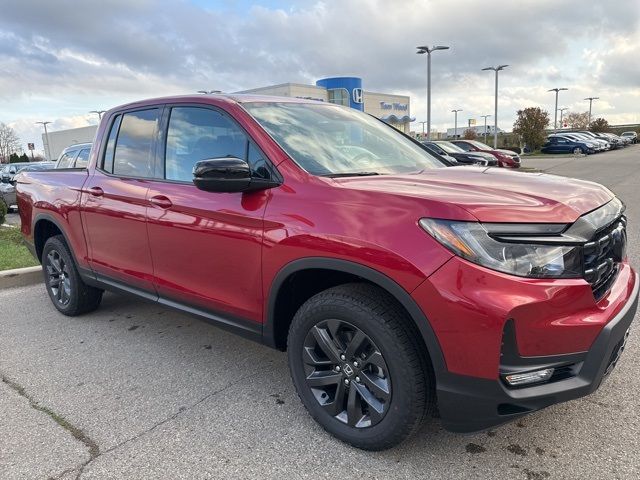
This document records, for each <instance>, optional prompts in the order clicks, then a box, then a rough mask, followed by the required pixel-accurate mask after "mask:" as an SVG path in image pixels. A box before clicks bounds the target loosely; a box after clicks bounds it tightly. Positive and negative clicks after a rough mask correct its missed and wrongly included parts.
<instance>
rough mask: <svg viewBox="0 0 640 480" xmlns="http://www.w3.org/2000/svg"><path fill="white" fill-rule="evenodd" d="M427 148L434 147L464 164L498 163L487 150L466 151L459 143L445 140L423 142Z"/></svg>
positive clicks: (487, 164) (484, 164)
mask: <svg viewBox="0 0 640 480" xmlns="http://www.w3.org/2000/svg"><path fill="white" fill-rule="evenodd" d="M423 143H424V144H425V146H426V147H427V148H431V149H433V150H434V151H435V152H437V153H440V152H442V153H441V155H442V154H444V155H447V156H449V157H451V158H454V159H455V160H456V161H457V162H458V163H460V164H463V165H481V166H487V167H495V166H497V165H498V160H497V159H496V157H494V156H493V155H491V154H490V153H485V152H466V151H464V150H463V149H461V148H460V147H458V146H457V145H454V144H453V143H451V142H445V141H440V140H438V141H433V142H423Z"/></svg>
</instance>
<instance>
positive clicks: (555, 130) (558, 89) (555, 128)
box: [547, 87, 569, 133]
mask: <svg viewBox="0 0 640 480" xmlns="http://www.w3.org/2000/svg"><path fill="white" fill-rule="evenodd" d="M561 90H569V89H568V88H564V87H563V88H552V89H550V90H547V91H548V92H556V108H555V109H554V115H553V132H554V133H556V132H557V131H558V92H559V91H561Z"/></svg>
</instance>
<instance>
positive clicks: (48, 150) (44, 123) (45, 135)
mask: <svg viewBox="0 0 640 480" xmlns="http://www.w3.org/2000/svg"><path fill="white" fill-rule="evenodd" d="M50 123H51V122H36V125H37V124H40V125H42V126H43V127H44V138H45V140H46V141H47V148H46V154H47V160H51V144H50V143H49V132H47V125H48V124H50Z"/></svg>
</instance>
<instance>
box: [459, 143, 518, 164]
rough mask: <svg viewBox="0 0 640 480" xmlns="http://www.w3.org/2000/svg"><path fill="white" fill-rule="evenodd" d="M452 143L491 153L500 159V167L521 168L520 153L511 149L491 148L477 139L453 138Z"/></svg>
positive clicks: (468, 149) (463, 147)
mask: <svg viewBox="0 0 640 480" xmlns="http://www.w3.org/2000/svg"><path fill="white" fill-rule="evenodd" d="M451 143H453V144H454V145H457V146H458V147H460V148H462V149H463V150H464V151H466V152H485V153H490V154H491V155H493V156H494V157H496V158H497V159H498V166H499V167H507V168H520V155H518V154H517V153H515V152H512V151H511V150H503V149H501V148H491V147H490V146H488V145H485V144H484V143H482V142H478V141H477V140H453V141H452V142H451Z"/></svg>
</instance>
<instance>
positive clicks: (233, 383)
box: [74, 368, 267, 480]
mask: <svg viewBox="0 0 640 480" xmlns="http://www.w3.org/2000/svg"><path fill="white" fill-rule="evenodd" d="M266 370H267V369H266V368H265V369H261V370H258V371H256V372H254V373H252V374H251V375H247V376H244V377H241V378H239V379H238V380H236V381H235V382H231V383H229V384H227V385H225V386H224V387H221V388H219V389H217V390H214V391H213V392H209V393H207V394H206V395H205V396H204V397H202V398H200V399H199V400H197V401H195V402H194V403H192V404H191V405H189V406H188V407H180V408H179V409H178V411H176V412H175V413H174V414H173V415H170V416H169V417H167V418H165V419H163V420H160V421H159V422H156V423H154V424H153V425H152V426H151V427H149V428H147V429H146V430H143V431H141V432H140V433H138V434H136V435H134V436H133V437H129V438H127V439H126V440H123V441H122V442H120V443H118V444H116V445H114V446H112V447H109V448H107V449H106V450H104V451H102V452H99V453H98V454H97V455H96V456H95V457H92V458H90V459H89V461H88V462H86V463H84V464H83V465H81V466H80V469H79V470H78V474H77V476H76V480H79V479H80V477H81V476H82V473H83V472H84V469H85V467H86V466H87V465H89V463H91V462H93V461H94V460H95V459H96V458H98V457H101V456H103V455H105V454H107V453H111V452H113V451H115V450H117V449H119V448H120V447H123V446H124V445H126V444H128V443H131V442H134V441H136V440H138V439H140V438H142V437H144V436H145V435H147V434H149V433H151V432H152V431H154V430H155V429H156V428H158V427H160V426H162V425H164V424H165V423H168V422H171V421H172V420H175V419H176V418H177V417H179V416H180V415H182V414H183V413H185V412H187V411H189V410H191V409H193V408H195V407H197V406H198V405H200V404H201V403H203V402H206V401H207V400H209V399H210V398H212V397H215V396H216V395H218V394H220V393H222V392H224V391H226V390H228V389H230V388H231V387H234V386H236V385H238V384H239V383H241V382H244V381H245V380H248V379H250V378H253V377H256V376H258V375H262V374H263V373H264V371H266ZM74 470H75V469H74Z"/></svg>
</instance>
